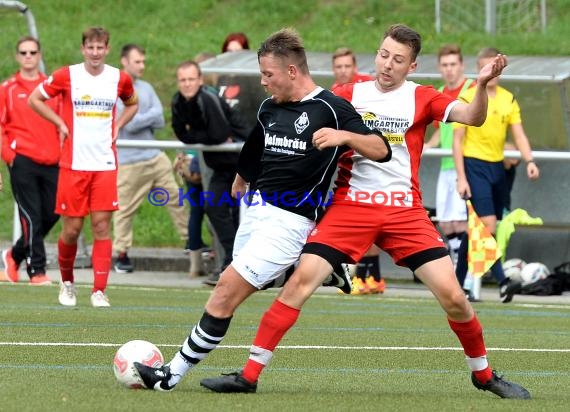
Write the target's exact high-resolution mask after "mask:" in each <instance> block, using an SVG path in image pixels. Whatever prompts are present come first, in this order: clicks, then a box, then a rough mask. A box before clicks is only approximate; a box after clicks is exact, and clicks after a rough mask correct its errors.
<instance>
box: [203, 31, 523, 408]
mask: <svg viewBox="0 0 570 412" xmlns="http://www.w3.org/2000/svg"><path fill="white" fill-rule="evenodd" d="M420 50H421V37H420V35H419V34H418V33H417V32H415V31H414V30H412V29H410V28H409V27H407V26H404V25H401V24H398V25H394V26H391V27H390V28H389V29H388V31H387V32H386V33H385V35H384V38H383V40H382V43H381V44H380V48H379V50H378V54H377V56H376V60H375V63H376V80H375V81H370V82H363V83H356V84H354V85H347V86H346V90H344V93H340V92H337V93H338V94H339V95H343V96H344V97H346V98H347V99H348V100H350V101H351V102H352V104H353V106H354V107H355V108H356V110H357V111H358V112H359V113H360V114H361V115H362V117H363V118H364V120H365V123H367V125H368V127H370V128H371V129H373V130H378V131H381V132H382V133H383V134H384V135H385V136H386V137H387V139H388V141H389V142H390V145H391V148H392V160H390V161H389V162H387V163H384V164H382V163H378V162H373V161H369V160H367V159H365V158H364V157H363V156H362V155H360V154H359V153H357V152H356V151H349V152H347V153H345V154H344V155H342V156H341V158H340V160H339V167H340V170H339V174H338V179H337V188H336V192H335V195H334V199H333V202H332V205H331V206H330V207H329V208H328V211H327V213H325V215H324V217H323V219H322V220H321V222H320V223H319V224H318V225H317V227H316V228H315V229H314V230H313V232H312V233H311V235H310V236H309V238H308V240H307V244H306V245H305V247H304V249H303V254H302V255H301V260H300V263H299V266H298V267H297V269H296V270H295V273H294V274H293V276H292V277H291V278H290V279H289V281H288V283H286V284H285V286H284V288H283V289H282V290H281V293H280V294H279V297H278V298H277V299H276V300H275V302H274V303H273V305H272V306H271V307H270V308H269V310H268V311H267V312H266V313H265V314H264V316H263V317H262V319H261V324H260V326H259V329H258V332H257V336H256V337H255V340H254V341H253V345H252V346H251V349H250V356H249V360H248V361H247V363H246V365H245V367H244V369H243V370H242V371H241V372H236V373H232V374H228V375H224V376H221V377H218V378H211V379H204V380H202V381H201V382H200V383H201V385H202V386H205V387H206V388H208V389H211V390H213V391H216V392H255V391H256V390H257V380H258V378H259V375H260V374H261V372H262V370H263V368H264V367H265V366H266V365H267V364H268V363H269V361H270V360H271V357H272V356H273V351H274V349H275V348H276V347H277V344H278V343H279V342H280V340H281V339H282V338H283V336H284V335H285V333H287V331H288V330H289V329H290V328H291V327H292V326H293V325H294V324H295V322H296V321H297V318H298V317H299V314H300V310H301V307H302V306H303V304H304V303H305V302H306V301H307V299H309V297H310V296H311V295H312V293H313V292H314V291H315V290H316V289H317V287H318V286H319V285H320V284H321V283H322V280H323V279H325V278H326V277H327V276H328V275H329V274H330V273H331V272H332V268H333V267H334V266H335V265H337V264H340V263H342V262H356V261H358V260H359V259H360V258H361V257H362V255H363V254H364V253H365V252H366V251H367V250H368V248H370V246H371V245H372V244H376V245H377V246H379V247H380V248H382V249H383V250H385V251H386V252H388V254H390V255H391V256H392V258H393V259H394V261H395V262H396V263H397V264H399V265H402V266H406V267H409V268H410V270H412V271H413V272H415V274H416V276H417V277H418V278H419V279H420V280H421V281H422V282H423V283H424V284H425V285H426V286H427V287H428V288H429V289H430V290H431V291H432V292H433V294H434V295H435V297H436V298H437V300H438V301H439V303H440V304H441V306H442V308H443V309H444V310H445V312H446V314H447V318H448V322H449V325H450V327H451V329H452V330H453V331H454V332H455V334H456V335H457V337H458V339H459V341H460V343H461V345H462V346H463V349H464V352H465V355H466V360H467V364H468V366H469V368H470V369H471V380H472V383H473V385H474V386H475V387H476V388H478V389H481V390H486V391H491V392H493V393H495V394H496V395H498V396H500V397H503V398H519V399H528V398H530V394H529V392H528V391H527V390H526V389H524V388H523V387H522V386H520V385H517V384H515V383H511V382H508V381H506V380H504V379H502V378H501V377H499V376H497V374H496V373H495V372H494V371H493V370H492V369H491V368H490V366H489V363H488V361H487V352H486V347H485V342H484V340H483V331H482V327H481V324H480V323H479V320H478V319H477V316H476V315H475V312H474V311H473V308H472V307H471V304H470V303H469V301H468V300H467V298H466V297H465V294H464V293H463V290H462V289H461V286H460V285H459V283H458V282H457V279H456V277H455V273H454V270H453V264H452V262H451V258H450V257H449V254H448V252H447V249H446V248H445V245H444V243H443V239H441V237H440V236H439V233H438V232H437V230H436V229H435V228H434V226H433V224H432V222H431V221H430V220H429V218H428V217H427V215H426V213H425V211H424V208H423V205H422V200H421V192H420V188H419V174H418V171H419V167H420V160H421V153H422V149H423V144H424V134H425V129H426V126H427V125H428V124H430V123H431V122H433V121H434V120H437V121H450V122H461V123H464V124H469V125H480V124H482V123H483V122H484V121H485V116H486V109H487V94H486V90H485V88H486V84H487V83H488V82H489V81H490V80H491V79H492V78H494V77H497V76H498V75H499V74H500V73H501V72H502V70H503V68H504V67H505V65H506V59H505V57H504V56H502V55H499V56H497V57H496V58H495V59H493V60H492V61H491V62H490V63H489V64H487V65H486V66H485V67H483V68H482V69H481V71H480V72H479V76H478V80H477V86H476V88H477V92H476V94H475V96H476V97H474V99H473V100H472V101H471V103H469V104H465V103H460V102H458V101H457V100H454V99H453V98H451V97H449V96H447V95H444V94H442V93H439V92H437V91H436V90H435V89H433V88H432V87H427V86H421V85H419V84H416V83H414V82H411V81H407V80H406V76H407V75H408V74H409V73H412V72H413V71H414V70H415V68H416V66H417V62H416V57H417V55H418V54H419V52H420ZM313 140H314V141H313V144H314V145H315V146H316V147H317V148H325V147H329V146H330V145H331V143H332V142H329V141H328V139H324V138H321V137H319V138H316V139H313ZM347 228H350V230H347Z"/></svg>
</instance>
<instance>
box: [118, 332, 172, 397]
mask: <svg viewBox="0 0 570 412" xmlns="http://www.w3.org/2000/svg"><path fill="white" fill-rule="evenodd" d="M133 362H140V363H142V364H143V365H147V366H151V367H153V368H158V367H160V366H162V365H163V364H164V357H163V356H162V353H161V352H160V350H159V349H158V348H157V347H156V346H155V345H154V344H152V343H150V342H147V341H146V340H131V341H129V342H127V343H125V344H124V345H123V346H121V347H120V348H119V350H117V353H115V359H114V360H113V372H115V377H116V378H117V381H118V382H119V383H120V384H122V385H124V386H126V387H127V388H130V389H141V388H145V385H144V383H143V381H142V379H141V377H140V376H139V374H138V372H137V370H136V369H135V367H134V365H133Z"/></svg>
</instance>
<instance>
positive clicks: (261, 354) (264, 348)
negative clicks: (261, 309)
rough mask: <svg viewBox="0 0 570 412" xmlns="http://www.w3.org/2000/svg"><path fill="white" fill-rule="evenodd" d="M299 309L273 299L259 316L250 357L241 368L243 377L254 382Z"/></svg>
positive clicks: (290, 325)
mask: <svg viewBox="0 0 570 412" xmlns="http://www.w3.org/2000/svg"><path fill="white" fill-rule="evenodd" d="M300 313H301V311H300V310H299V309H295V308H292V307H291V306H287V305H285V304H284V303H282V302H280V301H279V300H275V301H274V302H273V304H272V305H271V307H270V308H269V310H268V311H267V312H265V314H264V315H263V317H262V318H261V323H260V324H259V328H258V329H257V335H256V336H255V339H254V341H253V346H254V347H256V348H254V347H252V349H251V351H250V357H249V359H248V361H247V363H246V364H245V367H244V368H243V375H242V376H243V377H244V379H245V380H247V381H248V382H251V383H254V382H256V381H257V379H258V378H259V375H261V371H262V370H263V368H264V367H265V366H267V364H268V363H269V360H270V359H271V356H272V355H273V351H274V350H275V348H276V347H277V345H278V344H279V342H280V341H281V339H282V338H283V336H284V335H285V334H286V333H287V331H288V330H289V329H290V328H291V327H292V326H293V325H294V324H295V322H296V321H297V318H298V317H299V314H300Z"/></svg>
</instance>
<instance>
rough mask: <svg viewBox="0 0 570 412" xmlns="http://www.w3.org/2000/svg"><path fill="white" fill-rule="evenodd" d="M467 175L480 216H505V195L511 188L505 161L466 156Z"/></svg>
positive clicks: (473, 200) (474, 205) (473, 202)
mask: <svg viewBox="0 0 570 412" xmlns="http://www.w3.org/2000/svg"><path fill="white" fill-rule="evenodd" d="M464 164H465V175H466V177H467V182H468V183H469V187H470V188H471V203H472V204H473V208H474V209H475V212H476V213H477V214H478V215H479V216H492V215H495V216H496V217H497V220H501V219H502V217H503V209H504V208H505V195H506V193H507V191H508V190H509V189H508V187H507V180H506V178H505V168H504V166H503V162H502V161H500V162H487V161H484V160H479V159H474V158H472V157H466V158H464Z"/></svg>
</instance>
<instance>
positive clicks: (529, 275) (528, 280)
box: [521, 262, 550, 286]
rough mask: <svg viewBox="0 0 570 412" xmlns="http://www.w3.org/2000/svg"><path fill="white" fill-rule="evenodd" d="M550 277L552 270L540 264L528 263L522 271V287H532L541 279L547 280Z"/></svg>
mask: <svg viewBox="0 0 570 412" xmlns="http://www.w3.org/2000/svg"><path fill="white" fill-rule="evenodd" d="M548 275H550V270H548V268H547V267H546V266H545V265H544V264H543V263H540V262H532V263H528V264H527V265H526V266H525V267H524V268H523V269H522V270H521V278H522V285H523V286H527V285H531V284H533V283H534V282H536V281H539V280H541V279H546V278H547V277H548Z"/></svg>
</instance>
